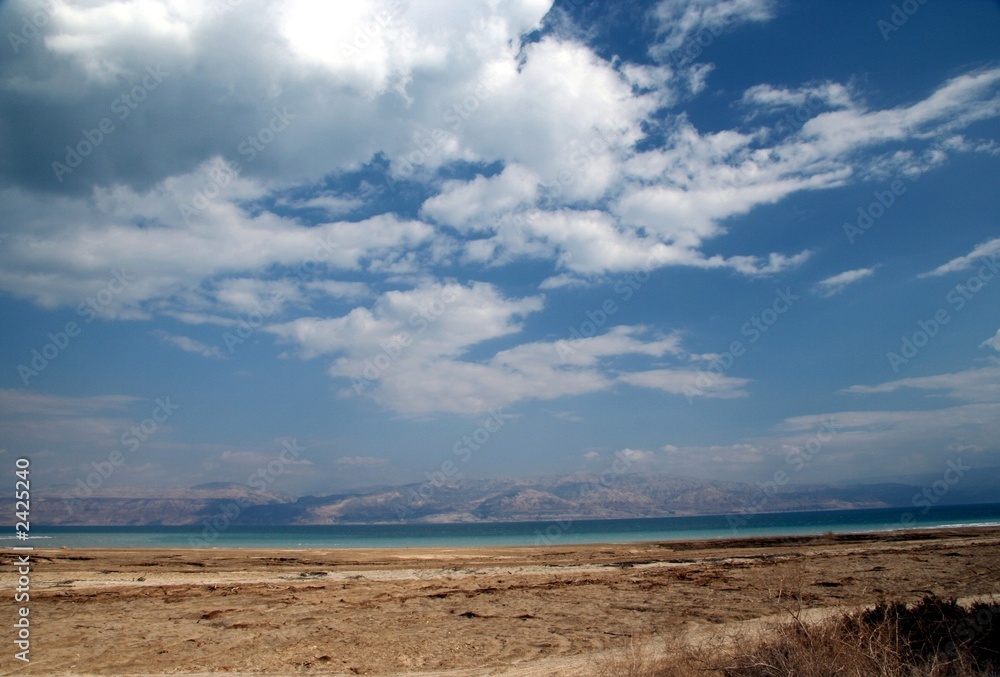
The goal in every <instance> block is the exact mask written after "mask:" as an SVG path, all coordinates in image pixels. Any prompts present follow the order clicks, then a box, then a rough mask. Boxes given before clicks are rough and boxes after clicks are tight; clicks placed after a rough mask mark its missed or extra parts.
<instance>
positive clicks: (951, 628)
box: [597, 597, 1000, 677]
mask: <svg viewBox="0 0 1000 677" xmlns="http://www.w3.org/2000/svg"><path fill="white" fill-rule="evenodd" d="M597 674H598V675H599V676H600V677H688V676H689V675H694V674H699V675H719V676H723V677H786V676H787V675H795V676H796V677H829V676H830V675H851V676H852V677H966V676H970V675H971V676H974V677H1000V604H997V603H990V604H986V603H977V604H974V605H972V606H971V607H970V608H968V609H966V608H964V607H961V606H959V605H958V604H957V603H956V602H955V601H954V600H942V599H938V598H936V597H926V598H924V599H923V601H921V602H919V603H917V604H914V605H911V606H907V605H905V604H902V603H899V602H892V603H887V602H880V603H879V604H877V605H875V606H874V607H873V608H871V609H868V610H866V611H862V612H857V613H850V614H844V615H842V616H839V617H837V618H832V619H829V620H826V621H823V622H819V623H815V624H807V623H803V622H802V621H801V619H800V617H799V615H798V614H797V613H793V614H792V619H791V620H790V621H787V622H783V623H775V624H773V625H770V626H767V627H765V628H764V629H763V631H760V630H759V629H758V631H757V632H755V633H752V634H751V633H749V632H743V633H741V634H737V635H735V636H733V637H731V638H730V639H729V640H728V641H727V643H726V646H721V645H719V644H718V643H716V644H714V645H712V646H708V645H706V646H703V647H700V648H699V647H684V646H679V645H676V644H675V645H674V646H673V647H670V648H669V649H668V650H667V651H665V652H657V653H656V655H655V656H654V655H653V654H652V653H651V652H650V651H649V650H648V649H646V648H644V647H643V646H641V645H638V644H636V643H634V642H633V643H632V644H631V645H630V646H629V647H627V648H626V649H625V650H623V651H622V652H620V653H617V654H614V655H613V657H612V658H609V659H608V661H607V662H606V664H602V665H600V666H599V668H598V673H597Z"/></svg>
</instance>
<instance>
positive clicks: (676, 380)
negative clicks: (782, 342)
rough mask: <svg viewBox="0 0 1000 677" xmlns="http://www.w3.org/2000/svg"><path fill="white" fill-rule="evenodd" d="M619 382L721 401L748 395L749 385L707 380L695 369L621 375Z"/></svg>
mask: <svg viewBox="0 0 1000 677" xmlns="http://www.w3.org/2000/svg"><path fill="white" fill-rule="evenodd" d="M620 379H621V381H623V382H624V383H628V384H630V385H634V386H640V387H642V388H653V389H655V390H662V391H664V392H667V393H673V394H675V395H686V396H691V397H694V396H698V397H715V398H721V399H729V398H733V397H745V396H746V395H747V394H748V393H747V391H746V390H745V389H744V388H745V386H746V385H747V384H748V383H749V382H750V381H749V379H745V378H736V377H734V376H713V377H712V378H710V379H706V378H705V374H704V373H703V372H699V371H696V370H694V369H653V370H650V371H641V372H636V373H634V374H624V375H623V376H621V377H620Z"/></svg>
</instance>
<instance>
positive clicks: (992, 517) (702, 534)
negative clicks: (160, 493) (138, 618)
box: [0, 503, 1000, 550]
mask: <svg viewBox="0 0 1000 677" xmlns="http://www.w3.org/2000/svg"><path fill="white" fill-rule="evenodd" d="M970 526H977V527H997V528H1000V503H990V504H981V505H956V506H935V507H933V508H931V509H930V510H928V511H926V512H924V511H923V509H907V508H878V509H870V510H823V511H808V512H780V513H749V514H729V515H701V516H696V517H690V516H689V517H662V518H644V519H613V520H582V519H581V520H569V519H565V520H549V521H542V522H488V523H475V524H331V525H309V526H245V525H227V524H225V523H221V524H220V523H216V524H215V525H213V524H211V523H205V524H201V525H196V526H177V527H173V526H116V527H78V526H77V527H70V526H62V527H54V526H50V527H46V526H32V528H31V532H30V537H29V538H28V539H27V540H18V539H17V538H15V536H13V535H7V536H0V547H11V546H29V547H39V548H52V547H56V548H59V547H62V546H66V547H67V548H196V549H203V548H207V549H211V548H264V549H275V550H299V549H309V548H318V549H340V548H462V547H488V546H531V545H574V544H584V543H633V542H649V541H682V540H683V541H688V540H709V539H725V538H751V537H761V536H808V535H818V534H825V533H828V532H832V533H835V534H847V533H873V532H891V531H897V530H901V529H931V528H940V527H970ZM4 531H5V532H6V533H7V534H12V533H13V529H11V530H10V531H7V530H6V529H5V530H4Z"/></svg>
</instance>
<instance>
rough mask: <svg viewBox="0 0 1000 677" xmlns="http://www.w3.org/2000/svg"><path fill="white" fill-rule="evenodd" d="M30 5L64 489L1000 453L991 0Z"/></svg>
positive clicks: (29, 313)
mask: <svg viewBox="0 0 1000 677" xmlns="http://www.w3.org/2000/svg"><path fill="white" fill-rule="evenodd" d="M0 35H2V36H4V39H3V41H2V44H0V214H2V215H3V216H2V219H0V317H2V324H0V346H2V355H3V364H2V366H0V447H2V448H3V450H4V451H3V453H0V459H6V460H4V461H3V462H4V463H8V464H10V466H11V467H12V469H13V465H14V461H15V459H16V458H18V457H20V456H27V457H29V458H30V459H31V463H32V466H31V467H32V470H33V473H32V479H33V481H34V482H35V487H34V488H35V489H36V491H40V492H44V491H46V490H55V489H57V488H59V487H61V486H76V485H78V483H79V482H81V481H83V482H88V483H89V484H90V485H91V486H92V487H94V486H97V487H103V488H106V489H115V488H121V487H135V486H144V487H187V486H192V485H196V484H199V483H204V482H215V481H226V482H247V481H248V479H249V478H251V477H258V478H265V480H264V484H265V485H266V487H267V489H268V490H271V491H274V492H280V493H287V494H292V495H302V494H319V495H322V494H330V493H334V492H338V491H345V490H350V489H355V488H360V487H372V486H379V485H389V484H398V483H406V482H421V481H426V480H427V479H429V478H432V477H441V476H442V475H446V476H447V479H449V480H451V479H458V478H460V477H467V478H490V477H532V476H538V475H551V474H569V473H575V472H591V473H608V472H622V471H627V472H642V473H654V472H656V473H660V472H662V473H674V474H679V475H686V476H693V477H702V478H710V479H724V480H738V481H750V482H762V481H767V480H769V479H772V478H775V477H781V478H782V481H783V482H784V481H788V482H790V483H809V482H852V481H871V480H875V479H878V478H884V477H891V476H898V475H900V474H912V473H927V474H930V475H931V476H934V475H941V476H944V474H945V473H946V472H947V471H948V470H949V468H950V467H952V466H951V465H949V464H954V463H955V462H956V461H957V462H960V463H962V464H964V466H970V467H989V466H995V465H998V464H1000V313H998V310H1000V228H998V221H997V218H998V214H1000V191H998V190H997V178H998V169H1000V3H998V2H995V1H992V0H956V1H954V2H952V1H948V2H945V1H944V0H906V1H904V2H896V3H893V2H888V1H887V0H886V1H883V0H851V1H845V2H837V3H830V2H820V1H819V0H796V1H795V2H792V1H791V0H718V1H709V0H660V1H659V2H653V1H648V2H611V1H607V2H599V1H587V0H560V1H559V2H555V3H553V2H551V1H549V0H467V1H465V2H461V3H456V2H445V1H442V0H369V1H367V2H362V1H360V0H359V1H357V2H351V3H318V2H306V1H305V0H242V1H241V0H214V1H213V2H202V1H201V0H197V1H196V0H117V1H115V2H110V1H106V0H87V1H86V2H82V1H81V2H67V1H66V0H8V1H7V2H4V3H3V4H2V5H0ZM289 449H293V450H294V453H289V451H288V450H289ZM616 461H617V463H616ZM262 471H265V472H262ZM88 478H89V479H88Z"/></svg>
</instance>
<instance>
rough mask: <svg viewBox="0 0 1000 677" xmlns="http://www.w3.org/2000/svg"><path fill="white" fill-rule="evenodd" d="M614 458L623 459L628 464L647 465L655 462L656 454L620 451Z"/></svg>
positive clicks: (630, 450)
mask: <svg viewBox="0 0 1000 677" xmlns="http://www.w3.org/2000/svg"><path fill="white" fill-rule="evenodd" d="M615 456H620V457H622V458H624V459H625V460H626V461H628V462H629V463H649V462H650V461H654V460H656V454H654V453H653V452H652V451H647V450H645V449H622V450H620V451H617V452H615Z"/></svg>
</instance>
